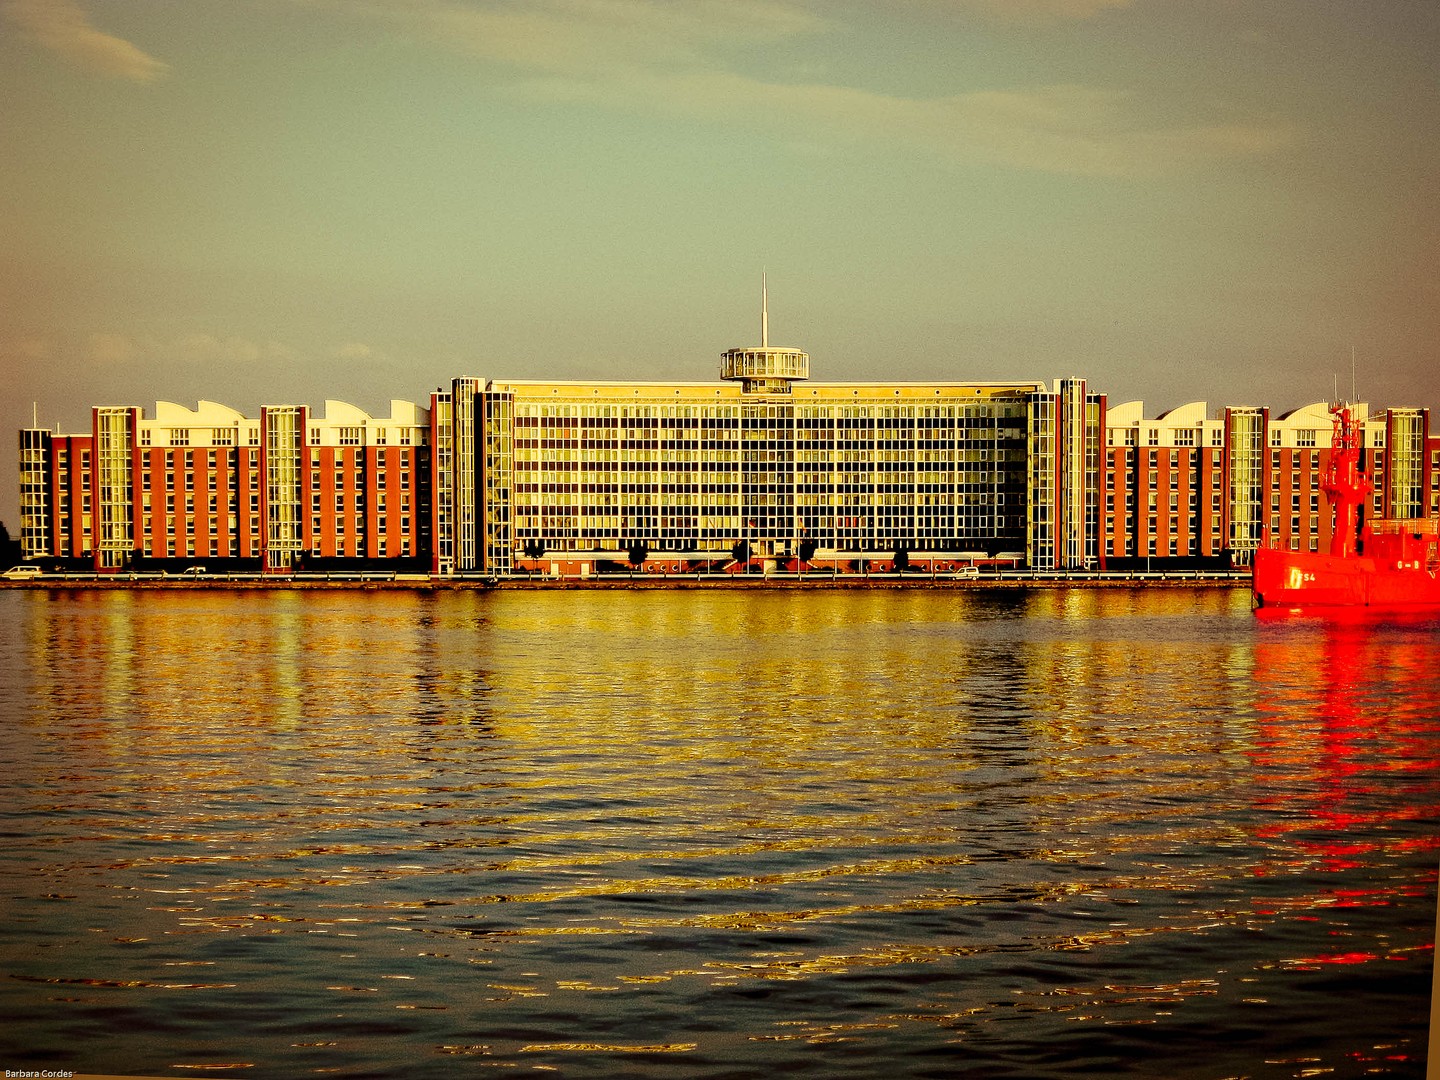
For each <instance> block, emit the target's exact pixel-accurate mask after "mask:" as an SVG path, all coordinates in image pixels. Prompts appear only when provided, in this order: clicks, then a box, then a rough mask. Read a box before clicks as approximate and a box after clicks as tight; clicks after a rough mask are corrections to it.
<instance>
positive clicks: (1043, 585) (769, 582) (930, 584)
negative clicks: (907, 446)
mask: <svg viewBox="0 0 1440 1080" xmlns="http://www.w3.org/2000/svg"><path fill="white" fill-rule="evenodd" d="M0 588H12V589H32V590H34V589H42V590H54V591H63V592H69V591H73V590H82V591H86V590H99V591H113V590H117V589H119V590H125V589H134V590H152V589H166V590H182V591H196V590H200V591H221V592H225V591H237V590H239V591H250V590H267V591H298V592H306V591H315V590H361V591H370V592H378V591H385V592H500V591H557V590H578V589H584V590H607V589H608V590H657V589H662V590H663V589H687V590H695V589H699V590H705V589H712V590H744V589H761V590H777V589H779V590H784V589H801V590H804V589H889V590H895V589H942V590H943V589H965V590H969V589H981V590H986V589H1007V590H1009V589H1247V590H1248V589H1249V588H1250V579H1249V577H1248V576H1247V577H1218V576H1216V577H1198V578H1197V577H1185V576H1178V575H1161V574H1158V573H1157V574H1146V575H1106V576H1103V577H1102V576H1086V577H1065V576H1061V575H1048V576H1040V575H1036V576H1033V577H1032V576H1030V575H1015V576H1007V577H993V578H992V577H985V578H946V577H938V578H931V577H929V576H922V575H919V574H916V575H905V576H904V577H901V576H899V575H893V574H883V575H882V574H874V575H871V576H869V577H864V576H860V575H846V576H841V577H838V578H831V577H828V576H820V575H816V576H806V577H793V576H787V577H761V576H759V575H756V576H754V577H739V576H725V577H720V576H711V575H707V576H704V577H696V576H689V577H685V576H681V575H669V576H659V575H654V576H644V577H638V576H637V577H633V578H630V577H618V578H596V577H591V578H544V577H535V578H506V579H504V580H498V581H496V580H490V579H486V578H417V579H414V580H399V581H397V580H393V579H372V580H358V579H353V578H347V579H339V580H326V579H323V578H314V579H296V578H285V579H275V578H271V579H254V578H250V579H233V580H227V579H223V578H217V579H207V580H204V581H177V580H174V579H170V580H153V579H152V580H146V579H143V578H142V579H139V580H133V581H132V580H131V579H129V578H128V577H123V578H61V579H43V580H29V581H0Z"/></svg>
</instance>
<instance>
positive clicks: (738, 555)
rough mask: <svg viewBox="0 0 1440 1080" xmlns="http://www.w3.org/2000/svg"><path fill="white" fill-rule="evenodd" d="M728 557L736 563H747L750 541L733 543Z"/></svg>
mask: <svg viewBox="0 0 1440 1080" xmlns="http://www.w3.org/2000/svg"><path fill="white" fill-rule="evenodd" d="M730 557H731V558H732V559H734V560H735V561H736V562H738V563H748V562H749V561H750V541H748V540H737V541H735V545H734V547H732V548H731V549H730Z"/></svg>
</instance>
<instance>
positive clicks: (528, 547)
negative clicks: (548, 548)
mask: <svg viewBox="0 0 1440 1080" xmlns="http://www.w3.org/2000/svg"><path fill="white" fill-rule="evenodd" d="M522 550H523V551H524V552H525V557H526V558H527V559H539V558H543V557H544V555H545V541H543V540H527V541H525V547H524V548H523V549H522Z"/></svg>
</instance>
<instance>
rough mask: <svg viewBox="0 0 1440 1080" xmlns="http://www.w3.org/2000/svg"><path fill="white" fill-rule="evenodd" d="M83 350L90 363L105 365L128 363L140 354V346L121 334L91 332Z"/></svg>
mask: <svg viewBox="0 0 1440 1080" xmlns="http://www.w3.org/2000/svg"><path fill="white" fill-rule="evenodd" d="M85 351H86V355H87V357H88V358H89V360H90V362H91V363H92V364H101V365H103V366H105V367H110V366H119V365H124V364H129V363H131V362H132V361H134V360H135V359H136V358H137V357H139V356H140V347H139V346H138V345H136V343H135V342H134V341H132V340H131V339H130V338H128V337H125V336H124V335H123V334H91V335H90V338H89V340H88V341H87V342H86V350H85Z"/></svg>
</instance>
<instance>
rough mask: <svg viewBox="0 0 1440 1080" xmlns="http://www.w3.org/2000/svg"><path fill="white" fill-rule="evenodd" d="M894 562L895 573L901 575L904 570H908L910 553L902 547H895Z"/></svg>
mask: <svg viewBox="0 0 1440 1080" xmlns="http://www.w3.org/2000/svg"><path fill="white" fill-rule="evenodd" d="M894 561H895V570H896V572H897V573H901V574H903V573H904V572H905V571H906V570H909V569H910V552H909V551H907V550H906V549H905V548H904V547H897V548H896V549H895V560H894Z"/></svg>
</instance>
